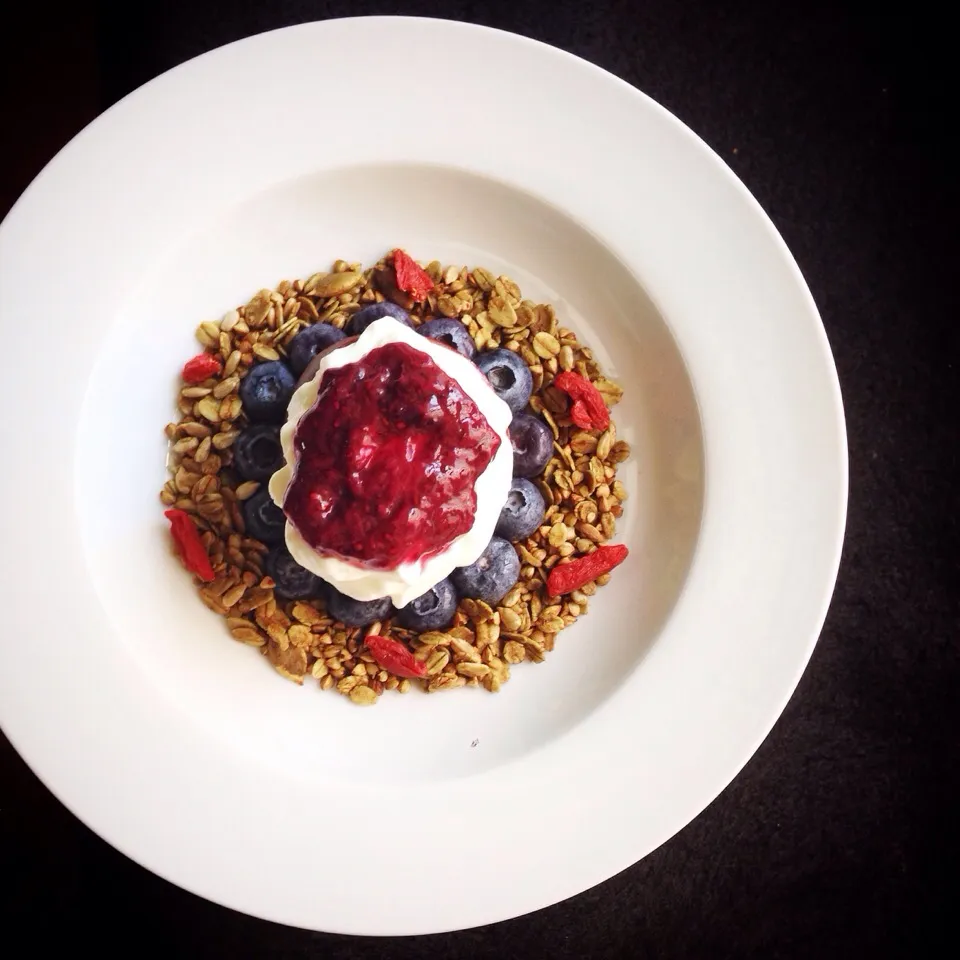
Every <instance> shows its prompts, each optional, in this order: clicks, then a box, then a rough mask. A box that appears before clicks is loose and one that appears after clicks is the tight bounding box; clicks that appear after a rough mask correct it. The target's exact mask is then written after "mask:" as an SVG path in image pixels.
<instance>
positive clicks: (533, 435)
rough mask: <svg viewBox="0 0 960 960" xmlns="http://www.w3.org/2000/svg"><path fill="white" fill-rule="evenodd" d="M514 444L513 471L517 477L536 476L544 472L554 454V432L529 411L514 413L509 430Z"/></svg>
mask: <svg viewBox="0 0 960 960" xmlns="http://www.w3.org/2000/svg"><path fill="white" fill-rule="evenodd" d="M507 436H509V437H510V443H511V444H512V445H513V473H514V476H517V477H535V476H537V475H538V474H540V473H543V468H544V467H545V466H546V465H547V463H548V461H549V460H550V457H552V456H553V434H552V433H551V432H550V428H549V427H548V426H547V425H546V424H545V423H544V422H543V421H542V420H541V419H540V418H539V417H534V416H533V415H532V414H529V413H518V414H515V415H514V418H513V420H512V421H511V422H510V427H509V428H508V430H507Z"/></svg>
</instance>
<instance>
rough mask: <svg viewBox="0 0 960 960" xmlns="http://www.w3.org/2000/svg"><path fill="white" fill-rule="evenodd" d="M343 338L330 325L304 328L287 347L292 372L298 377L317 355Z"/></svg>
mask: <svg viewBox="0 0 960 960" xmlns="http://www.w3.org/2000/svg"><path fill="white" fill-rule="evenodd" d="M344 337H346V334H345V333H344V332H343V331H342V330H338V329H337V328H336V327H335V326H334V325H333V324H332V323H315V324H314V325H313V326H312V327H305V328H304V329H303V330H301V331H300V332H299V333H298V334H297V335H296V336H295V337H294V338H293V339H292V340H291V341H290V343H289V344H288V345H287V358H288V359H289V361H290V366H291V367H293V372H294V373H295V374H297V375H298V376H299V375H300V374H301V373H303V371H304V370H306V369H307V364H308V363H309V362H310V361H311V360H312V359H313V358H314V357H315V356H316V355H317V354H318V353H320V352H321V351H322V350H326V349H327V347H330V346H333V344H335V343H336V342H337V341H338V340H343V339H344Z"/></svg>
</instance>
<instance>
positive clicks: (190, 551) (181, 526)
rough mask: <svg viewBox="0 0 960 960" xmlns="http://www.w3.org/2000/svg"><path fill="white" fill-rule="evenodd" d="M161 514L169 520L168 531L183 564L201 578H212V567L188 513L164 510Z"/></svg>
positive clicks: (208, 579) (207, 579)
mask: <svg viewBox="0 0 960 960" xmlns="http://www.w3.org/2000/svg"><path fill="white" fill-rule="evenodd" d="M163 515H164V516H165V517H166V518H167V519H168V520H169V521H170V533H171V535H172V536H173V542H174V543H175V544H176V545H177V552H178V553H179V554H180V559H181V560H182V561H183V565H184V566H185V567H186V568H187V569H188V570H189V571H190V572H191V573H195V574H196V575H197V576H198V577H199V578H200V579H201V580H206V581H208V582H209V581H210V580H212V579H213V576H214V575H213V567H212V566H211V565H210V558H209V557H208V556H207V551H206V548H205V547H204V545H203V541H202V540H201V539H200V532H199V531H198V530H197V528H196V527H195V526H194V523H193V521H192V520H191V519H190V514H189V513H187V512H186V511H184V510H164V511H163Z"/></svg>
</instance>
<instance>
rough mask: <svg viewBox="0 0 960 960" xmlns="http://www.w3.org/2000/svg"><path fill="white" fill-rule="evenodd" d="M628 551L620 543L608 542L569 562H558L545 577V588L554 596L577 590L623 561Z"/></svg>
mask: <svg viewBox="0 0 960 960" xmlns="http://www.w3.org/2000/svg"><path fill="white" fill-rule="evenodd" d="M628 552H629V551H628V550H627V548H626V547H625V546H624V545H623V544H622V543H614V544H608V545H606V546H602V547H597V549H596V550H594V551H593V553H588V554H586V555H585V556H583V557H578V558H577V559H576V560H571V561H570V563H564V564H558V565H557V566H555V567H554V568H553V569H552V570H551V571H550V576H549V577H547V590H549V591H550V595H551V596H554V597H559V596H561V595H562V594H564V593H570V591H571V590H579V589H580V587H582V586H583V585H584V584H585V583H589V582H590V581H591V580H596V579H597V577H599V576H600V574H601V573H608V572H609V571H611V570H612V569H613V568H614V567H616V566H618V565H619V564H621V563H623V561H624V560H626V558H627V553H628Z"/></svg>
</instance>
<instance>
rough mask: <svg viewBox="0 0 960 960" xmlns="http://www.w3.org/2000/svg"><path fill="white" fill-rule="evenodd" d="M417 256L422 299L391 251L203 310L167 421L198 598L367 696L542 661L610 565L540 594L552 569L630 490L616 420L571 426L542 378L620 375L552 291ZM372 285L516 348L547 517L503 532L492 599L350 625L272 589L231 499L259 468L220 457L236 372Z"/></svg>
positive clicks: (245, 635)
mask: <svg viewBox="0 0 960 960" xmlns="http://www.w3.org/2000/svg"><path fill="white" fill-rule="evenodd" d="M425 269H426V272H427V274H429V277H430V279H431V280H432V281H433V284H434V289H433V290H432V291H431V292H430V293H429V294H428V295H427V296H426V297H425V299H424V300H423V301H422V302H419V303H415V302H413V301H412V299H411V298H410V297H409V296H407V295H406V294H404V292H403V291H402V290H400V289H399V288H398V287H397V284H396V279H395V274H394V271H393V270H392V269H391V259H390V258H389V257H388V258H385V259H384V260H382V261H380V262H379V263H377V264H376V265H375V266H373V267H371V268H369V269H366V270H363V269H362V268H361V266H360V265H359V264H356V263H347V262H345V261H343V260H338V261H336V263H334V264H333V267H332V269H331V270H330V271H329V272H326V273H317V274H314V275H313V276H311V277H309V278H308V279H307V280H305V281H301V280H294V281H287V280H284V281H283V282H281V283H280V284H279V286H278V287H277V288H276V290H274V291H270V290H261V291H260V292H259V293H257V294H256V295H255V296H254V297H253V298H252V299H251V300H250V301H249V302H248V303H246V304H245V305H244V306H241V307H239V308H238V309H236V310H231V311H230V312H229V313H227V314H226V315H225V316H224V317H223V318H222V319H221V320H220V321H219V322H217V321H212V320H211V321H205V322H203V323H201V324H200V326H199V327H197V331H196V336H197V339H198V340H199V341H200V343H201V345H202V346H203V350H204V354H202V355H201V356H200V357H198V358H194V360H193V361H190V363H191V364H193V367H192V368H190V370H189V372H188V370H187V368H185V377H186V378H187V379H185V382H184V385H183V386H182V388H181V390H180V394H179V398H178V401H177V405H178V410H179V413H180V419H179V420H178V421H177V422H176V423H170V424H168V425H167V427H166V434H167V437H168V438H169V440H170V456H169V469H170V474H171V476H170V479H169V480H168V481H167V482H166V484H165V485H164V487H163V490H162V491H161V494H160V499H161V500H162V502H163V503H164V504H165V505H166V506H167V507H168V508H170V512H171V513H173V512H178V511H183V512H184V513H185V514H187V515H188V516H189V519H190V520H192V522H193V529H189V527H190V525H189V524H186V525H185V526H184V524H176V525H175V529H174V535H175V538H176V539H177V543H178V545H179V546H180V552H181V556H182V557H183V558H184V559H185V562H187V566H188V567H189V568H190V569H192V570H193V571H194V572H195V573H197V570H198V568H197V566H196V564H195V563H194V564H191V563H190V562H188V561H187V557H188V556H189V549H186V550H185V547H184V544H185V543H186V542H187V541H188V540H189V539H190V538H191V537H196V536H197V534H199V537H198V543H197V544H195V545H194V547H195V552H196V553H197V555H199V556H200V558H201V560H200V562H201V563H202V564H204V570H205V573H204V574H203V576H202V577H200V576H198V577H197V580H196V582H197V584H198V588H199V593H200V598H201V599H202V600H203V602H204V603H205V604H206V605H207V606H208V607H209V608H210V609H211V610H214V611H216V612H217V613H219V614H220V615H221V616H223V617H224V618H225V619H226V622H227V627H228V628H229V630H230V632H231V634H232V636H233V637H234V638H235V639H236V640H238V641H240V642H241V643H244V644H247V645H249V646H252V647H256V648H258V649H259V650H260V652H261V653H262V654H263V655H264V656H265V657H266V658H267V659H268V660H269V661H270V662H271V663H272V664H273V666H274V667H275V668H276V670H277V671H278V672H279V673H280V674H282V675H283V676H285V677H287V678H288V679H290V680H294V681H295V682H296V683H299V684H302V683H303V680H304V678H305V677H308V676H309V677H312V678H313V679H315V680H317V681H318V683H319V685H320V687H321V688H322V689H324V690H327V689H336V690H337V691H338V692H339V693H341V694H344V695H345V696H348V697H349V698H350V699H351V701H353V702H354V703H357V704H372V703H375V702H376V701H377V699H378V697H379V696H380V695H381V694H382V693H383V692H384V691H385V690H397V691H399V692H400V693H405V692H406V691H407V690H409V689H410V687H411V684H412V683H417V684H421V685H422V686H423V687H424V689H426V690H427V691H428V692H434V691H438V690H445V689H453V688H455V687H464V686H482V687H484V688H485V689H486V690H488V691H491V692H496V691H497V690H499V689H500V686H501V684H503V683H504V682H506V681H507V680H508V679H509V677H510V667H511V665H514V664H518V663H520V662H522V661H524V660H531V661H533V662H535V663H539V662H540V661H542V660H543V658H544V656H545V654H547V653H549V652H550V651H551V650H552V649H553V646H554V643H555V641H556V637H557V635H558V634H559V633H560V631H561V630H563V628H564V627H566V626H568V625H569V624H571V623H573V622H574V621H575V620H576V619H577V618H578V617H579V616H580V615H581V614H583V613H586V611H587V607H588V604H589V601H590V598H591V597H592V596H593V595H594V593H595V592H596V590H597V587H599V586H602V585H604V584H605V583H606V582H607V580H608V579H609V574H606V573H604V574H600V575H598V576H597V577H596V578H595V579H594V580H591V581H589V582H586V583H583V584H582V585H581V586H579V588H578V589H574V590H572V591H570V592H568V593H565V594H564V595H563V596H552V595H551V594H550V591H549V589H548V587H547V579H548V575H549V573H550V571H551V570H552V569H553V568H554V567H555V566H557V565H564V564H568V563H570V562H572V561H574V560H576V559H577V558H580V557H583V556H587V555H589V554H592V553H593V552H594V551H596V549H597V547H598V546H599V545H601V544H604V543H605V542H606V541H608V540H610V539H611V538H612V537H613V536H614V532H615V529H616V522H617V518H618V517H620V515H621V512H622V509H623V507H622V504H623V501H624V500H626V497H627V493H626V490H625V489H624V487H623V484H622V483H621V482H620V481H619V480H618V479H617V465H618V464H619V463H621V462H622V461H624V460H625V459H626V458H627V457H628V456H629V455H630V450H629V447H628V445H627V444H626V443H625V442H624V441H623V440H618V439H617V434H616V427H615V425H614V423H613V421H612V420H610V423H609V427H607V428H606V429H605V430H597V429H585V428H582V427H579V426H577V425H576V424H575V423H574V422H573V419H571V412H572V411H571V398H570V397H569V396H568V394H567V393H565V392H564V391H562V390H560V389H557V387H555V386H553V383H554V378H555V377H556V376H557V375H558V374H559V373H561V372H563V371H572V372H574V373H577V374H580V375H581V376H582V377H584V378H585V379H587V380H589V381H590V382H591V383H592V384H593V385H594V386H595V387H596V390H597V391H599V393H600V394H601V395H602V398H603V400H604V401H605V403H606V405H607V406H608V407H612V406H614V405H615V404H616V403H617V402H618V401H619V400H620V397H621V392H622V391H621V389H620V387H619V386H618V385H617V384H616V383H614V382H613V381H611V380H609V379H607V378H606V377H604V376H603V375H602V373H601V371H600V369H599V367H598V365H597V363H596V361H595V360H594V358H593V355H592V353H591V351H590V350H589V348H587V347H584V346H583V345H581V344H580V343H579V342H578V340H577V338H576V336H575V335H574V334H573V333H572V332H571V331H570V330H567V329H565V328H563V327H561V326H560V325H559V324H558V321H557V317H556V314H555V312H554V310H553V307H551V306H550V305H549V304H536V303H533V302H531V301H530V300H524V299H523V297H522V295H521V293H520V289H519V287H518V286H517V285H516V284H515V283H514V282H513V281H512V280H510V279H509V278H508V277H495V276H493V274H492V273H490V272H489V271H487V270H484V269H483V268H481V267H474V268H473V269H468V268H466V267H459V266H448V267H442V266H441V265H440V264H439V263H438V262H436V261H435V262H433V263H430V264H428V265H427V266H426V268H425ZM384 299H389V300H392V301H394V302H396V303H400V304H401V305H402V306H404V307H405V308H406V309H408V310H409V312H410V315H411V318H412V320H413V322H414V324H415V325H418V324H419V323H421V322H422V321H424V320H426V319H429V318H432V317H448V318H457V319H459V320H460V322H461V323H463V324H464V326H465V328H466V330H467V331H468V332H469V334H470V336H471V337H472V338H473V340H474V343H475V344H476V346H477V348H478V349H480V350H486V349H492V348H495V347H505V348H506V349H508V350H511V351H513V352H515V353H516V354H517V355H519V356H520V357H522V358H523V360H524V361H525V362H526V364H527V366H528V367H529V369H530V372H531V374H532V376H533V394H532V396H531V399H530V407H531V408H532V410H533V411H534V412H536V413H537V414H539V415H540V416H541V417H542V418H543V420H544V421H545V422H546V423H547V425H548V426H549V428H550V430H551V432H552V433H553V437H554V445H553V449H554V453H553V456H552V458H551V459H550V460H549V462H548V464H547V466H546V469H545V470H544V472H543V473H542V475H540V476H539V477H537V478H536V479H535V481H534V482H535V483H536V485H537V487H538V488H539V490H540V492H541V493H542V494H543V497H544V501H545V503H546V513H545V515H544V519H543V523H542V525H541V526H540V528H539V529H538V530H536V531H535V532H534V534H533V535H532V536H530V537H529V538H527V539H525V540H522V541H520V542H518V543H516V544H515V548H516V551H517V554H518V556H519V559H520V562H521V570H520V578H519V581H518V582H517V583H516V585H515V586H514V587H513V588H512V589H511V590H510V591H509V592H508V593H507V595H506V596H505V597H503V599H502V600H501V601H500V603H499V604H498V605H497V606H496V607H491V606H490V605H488V604H487V603H484V602H483V601H481V600H470V599H464V600H462V601H460V603H459V606H458V608H457V611H456V614H455V616H454V620H453V625H452V626H451V627H449V628H448V629H446V630H444V631H430V632H425V633H417V632H414V631H411V630H405V629H402V628H401V627H399V626H398V625H397V624H395V623H394V622H393V621H392V620H385V621H382V622H377V623H374V624H373V625H372V626H369V627H365V628H357V627H353V628H351V627H347V626H345V625H343V624H342V623H339V622H337V621H335V620H334V619H333V618H332V617H330V616H329V615H328V614H327V612H326V610H325V609H324V606H323V604H322V603H321V602H316V601H311V602H306V601H302V600H301V601H286V600H282V599H279V598H278V597H276V596H275V593H274V589H273V588H274V582H273V580H272V579H271V578H270V577H269V576H267V575H266V573H265V566H264V561H265V558H266V555H267V553H268V547H267V546H266V545H265V544H263V543H261V542H260V541H259V540H257V539H254V538H253V537H250V536H248V535H247V534H246V532H245V522H244V514H243V510H242V504H243V502H244V501H245V500H247V499H248V498H250V497H251V496H253V495H254V494H255V493H256V492H257V491H258V489H259V487H260V484H259V483H256V482H251V481H245V482H241V481H240V480H239V479H238V477H237V476H236V474H235V472H234V471H233V469H232V459H233V457H232V450H231V447H232V445H233V443H234V441H235V440H236V438H237V436H238V435H239V434H240V432H241V430H243V428H244V427H245V425H246V418H245V415H244V411H243V404H242V402H241V399H240V395H239V388H240V384H241V381H242V379H243V378H244V376H245V375H246V374H247V372H248V371H249V370H250V369H251V367H252V366H253V365H254V364H255V363H257V362H259V361H269V360H277V359H280V358H281V357H283V356H285V355H286V348H287V346H288V345H289V343H290V340H291V339H292V338H293V337H294V336H295V335H296V334H297V333H298V332H299V331H300V330H301V329H302V328H304V327H306V326H308V325H311V324H314V323H318V322H325V323H329V324H332V325H334V326H336V327H338V328H342V327H343V326H344V325H345V324H346V323H347V321H348V320H349V318H350V317H351V315H352V314H353V313H355V312H356V311H357V310H359V309H361V308H362V307H364V306H366V305H367V304H371V303H375V302H381V301H383V300H384ZM188 367H189V364H188ZM573 412H574V415H575V411H573ZM577 419H581V418H579V417H578V418H577ZM581 422H582V419H581ZM181 519H182V518H181ZM177 527H180V528H181V529H179V531H178V530H177V529H176V528H177ZM200 545H202V550H200ZM188 546H189V545H188ZM203 552H205V553H206V558H204V557H203V556H202V554H203ZM601 552H602V551H601ZM207 561H208V562H209V568H206V567H205V563H206V562H207ZM376 636H388V637H390V638H392V640H394V641H400V643H402V644H403V645H404V646H405V648H406V650H407V651H409V652H410V653H412V655H413V658H415V660H416V661H417V662H418V664H423V667H424V668H425V675H424V676H423V678H422V679H415V680H411V679H409V678H408V677H404V676H401V675H398V674H397V673H395V672H392V671H391V670H389V669H385V667H384V666H383V665H381V664H382V663H383V662H384V658H383V657H380V662H379V663H378V660H377V659H375V658H374V656H373V654H372V653H371V652H370V651H371V646H375V644H374V643H373V642H371V646H368V644H367V643H366V641H365V638H366V637H371V638H372V637H376ZM400 672H401V673H402V672H403V671H402V670H401V671H400Z"/></svg>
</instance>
